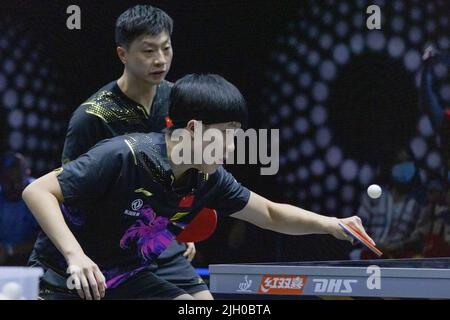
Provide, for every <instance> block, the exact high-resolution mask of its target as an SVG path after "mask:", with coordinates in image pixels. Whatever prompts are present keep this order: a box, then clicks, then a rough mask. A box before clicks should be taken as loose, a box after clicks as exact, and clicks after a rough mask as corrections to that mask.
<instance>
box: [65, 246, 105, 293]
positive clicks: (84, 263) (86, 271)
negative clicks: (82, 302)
mask: <svg viewBox="0 0 450 320" xmlns="http://www.w3.org/2000/svg"><path fill="white" fill-rule="evenodd" d="M66 259H67V264H68V266H69V268H68V269H67V272H68V273H69V274H70V278H69V279H70V280H71V282H72V283H73V284H74V285H75V289H76V290H77V292H78V295H79V296H80V297H81V298H82V299H86V300H92V299H94V300H100V299H101V298H103V297H104V296H105V291H106V279H105V276H104V275H103V273H102V272H101V271H100V269H99V267H98V266H97V265H96V264H95V263H94V262H93V261H92V260H91V259H90V258H89V257H88V256H86V255H85V254H84V253H77V254H74V255H71V256H68V257H67V258H66Z"/></svg>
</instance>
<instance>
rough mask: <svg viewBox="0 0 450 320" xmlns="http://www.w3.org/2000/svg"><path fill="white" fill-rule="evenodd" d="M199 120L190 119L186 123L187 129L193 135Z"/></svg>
mask: <svg viewBox="0 0 450 320" xmlns="http://www.w3.org/2000/svg"><path fill="white" fill-rule="evenodd" d="M198 124H199V122H198V121H197V120H189V122H188V123H187V124H186V129H187V130H189V132H190V133H191V136H194V131H195V129H196V128H197V127H198Z"/></svg>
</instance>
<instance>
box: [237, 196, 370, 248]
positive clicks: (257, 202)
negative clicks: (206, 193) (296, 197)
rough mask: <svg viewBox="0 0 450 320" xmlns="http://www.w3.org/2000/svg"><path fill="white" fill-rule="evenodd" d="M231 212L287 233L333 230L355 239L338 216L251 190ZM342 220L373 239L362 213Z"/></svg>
mask: <svg viewBox="0 0 450 320" xmlns="http://www.w3.org/2000/svg"><path fill="white" fill-rule="evenodd" d="M231 216H232V217H234V218H237V219H240V220H244V221H247V222H250V223H252V224H254V225H256V226H258V227H260V228H263V229H268V230H272V231H276V232H280V233H284V234H290V235H306V234H331V235H333V236H334V237H336V238H337V239H340V240H348V241H352V238H351V237H350V236H348V235H347V234H346V233H345V231H344V230H343V229H342V228H341V227H340V226H339V221H340V220H339V219H337V218H333V217H326V216H322V215H319V214H316V213H313V212H311V211H307V210H304V209H301V208H298V207H295V206H292V205H288V204H282V203H276V202H272V201H269V200H267V199H266V198H264V197H261V196H259V195H258V194H256V193H254V192H250V198H249V200H248V203H247V205H246V206H245V207H244V208H243V209H242V210H241V211H238V212H236V213H234V214H232V215H231ZM342 221H343V222H345V223H347V224H350V225H352V226H354V227H356V228H358V229H359V230H360V231H361V232H362V233H363V234H364V235H365V236H367V237H368V238H369V239H371V238H370V237H369V236H368V235H367V233H366V232H365V230H364V228H363V226H362V224H361V219H360V218H359V217H356V216H353V217H350V218H346V219H342Z"/></svg>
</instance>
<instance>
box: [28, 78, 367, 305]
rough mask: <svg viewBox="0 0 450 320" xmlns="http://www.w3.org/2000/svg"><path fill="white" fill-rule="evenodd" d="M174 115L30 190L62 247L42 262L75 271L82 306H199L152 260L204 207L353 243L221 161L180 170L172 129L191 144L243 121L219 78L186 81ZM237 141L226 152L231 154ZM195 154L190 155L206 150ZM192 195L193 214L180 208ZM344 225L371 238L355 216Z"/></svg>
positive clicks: (177, 91)
mask: <svg viewBox="0 0 450 320" xmlns="http://www.w3.org/2000/svg"><path fill="white" fill-rule="evenodd" d="M169 115H170V117H171V119H172V122H173V126H172V127H171V128H170V129H169V130H168V131H167V132H165V133H148V134H142V133H136V134H129V135H125V136H119V137H115V138H112V139H109V140H104V141H102V142H101V143H99V144H97V145H96V146H95V147H94V148H92V149H90V150H89V151H88V152H87V153H85V154H84V155H82V156H80V157H79V158H77V159H76V160H74V161H71V162H69V163H67V164H64V165H63V166H62V168H60V169H57V170H55V171H53V172H50V173H48V174H46V175H44V176H43V177H41V178H39V179H37V180H36V181H35V182H34V183H32V184H31V185H30V186H28V187H27V188H26V189H25V190H24V192H23V198H24V200H25V201H26V203H27V205H28V206H29V208H30V210H31V211H32V213H33V215H34V216H35V217H36V219H37V220H38V222H39V224H40V225H41V227H42V228H43V230H44V231H45V232H46V234H47V235H48V236H49V238H50V239H51V240H52V242H53V244H54V245H55V247H56V248H57V249H58V250H57V251H56V250H50V248H41V250H40V252H39V254H40V259H42V260H45V263H46V264H47V265H48V266H49V267H50V268H52V270H54V271H55V272H59V273H60V274H64V273H65V272H66V268H67V267H68V266H69V272H70V274H71V279H72V280H73V281H74V282H75V283H77V282H80V283H81V287H79V288H77V291H72V292H74V293H76V292H77V293H78V294H79V295H80V297H82V298H85V299H101V298H106V299H152V298H159V299H196V298H198V297H196V294H192V295H190V294H188V293H187V292H185V291H184V290H183V289H182V288H180V287H178V286H176V285H174V284H173V283H170V282H168V281H166V280H164V279H163V278H161V277H158V276H157V275H156V273H155V270H156V269H157V265H156V264H155V259H156V257H158V255H160V254H161V252H163V251H164V250H165V248H166V247H167V246H168V245H169V244H170V242H171V241H172V240H173V239H174V237H175V236H176V234H177V233H178V232H181V230H177V229H176V228H173V224H172V221H176V223H178V224H180V223H183V222H184V223H188V222H189V221H191V219H193V217H194V216H195V215H196V213H198V212H199V211H200V210H202V209H203V208H212V209H215V210H216V211H217V213H218V215H220V216H231V217H233V218H236V219H241V220H244V221H247V222H249V223H252V224H255V225H257V226H259V227H261V228H264V229H269V230H273V231H276V232H280V233H285V234H291V235H304V234H331V235H333V236H335V237H336V238H338V239H341V240H348V241H352V239H351V238H350V237H349V236H348V235H347V234H346V233H345V232H344V231H343V229H342V228H341V227H340V226H339V222H340V220H339V219H337V218H334V217H326V216H322V215H318V214H316V213H313V212H309V211H306V210H303V209H301V208H297V207H294V206H291V205H287V204H281V203H274V202H271V201H270V200H268V199H265V198H263V197H261V196H259V195H257V194H255V193H253V192H251V191H250V190H248V189H247V188H245V187H244V186H242V185H241V184H239V183H238V182H237V181H236V180H235V179H234V178H233V176H232V175H231V174H230V173H228V172H227V171H226V170H225V169H224V168H223V166H222V165H221V164H220V163H215V164H206V162H205V161H204V160H203V161H202V162H201V163H200V164H189V163H186V162H183V163H180V164H175V163H174V161H173V156H174V153H173V150H174V148H176V147H177V146H178V143H181V142H178V143H177V142H175V141H173V140H172V135H173V134H174V132H176V131H174V129H176V128H184V132H187V134H188V137H189V138H190V139H194V137H195V133H196V132H195V131H196V130H198V124H199V121H201V122H202V124H203V126H204V130H206V129H208V128H215V129H217V130H221V131H222V134H225V130H226V129H235V128H239V127H240V126H241V124H242V123H245V121H246V117H247V108H246V105H245V101H244V98H243V96H242V95H241V93H240V92H239V90H238V89H237V88H236V87H234V86H233V85H232V84H231V83H229V82H228V81H226V80H225V79H223V78H222V77H220V76H218V75H187V76H185V77H183V78H181V79H180V80H178V81H177V82H176V83H175V85H174V87H173V88H172V91H171V96H170V106H169ZM231 141H232V142H231V143H229V144H227V145H226V146H225V147H224V151H225V152H226V154H229V152H230V151H231V150H233V149H234V139H231ZM194 145H195V141H194ZM197 147H198V145H197ZM197 147H194V148H193V149H192V151H191V155H192V156H193V155H194V153H196V152H202V151H203V150H204V149H205V145H204V144H200V146H199V148H200V149H197ZM202 154H203V153H202ZM188 195H190V196H191V197H193V201H192V203H191V204H190V207H189V208H180V207H179V204H180V201H181V200H182V199H183V198H185V197H186V196H188ZM60 203H64V207H65V208H66V210H64V212H61V207H60ZM186 212H187V214H186ZM343 222H346V223H348V224H350V225H353V226H354V227H355V228H357V229H359V230H360V231H361V232H362V233H363V234H365V235H366V236H367V234H366V233H365V231H364V228H363V226H362V224H361V220H360V219H359V218H358V217H355V216H353V217H350V218H346V219H343ZM367 237H368V236H367ZM369 239H370V238H369ZM61 289H64V288H61ZM66 290H67V289H66ZM209 297H210V298H212V296H211V295H209ZM200 298H205V295H203V296H202V297H200Z"/></svg>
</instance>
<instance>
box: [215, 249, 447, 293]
mask: <svg viewBox="0 0 450 320" xmlns="http://www.w3.org/2000/svg"><path fill="white" fill-rule="evenodd" d="M209 273H210V279H209V284H210V290H211V292H212V294H213V295H214V296H215V298H217V299H227V298H232V299H255V298H256V299H284V298H287V299H297V298H308V297H309V298H321V299H327V298H328V299H329V298H337V299H339V298H342V297H349V298H353V297H365V298H372V297H373V298H419V299H442V298H444V299H445V298H447V299H448V298H450V258H436V259H399V260H361V261H322V262H286V263H257V264H215V265H210V266H209Z"/></svg>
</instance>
